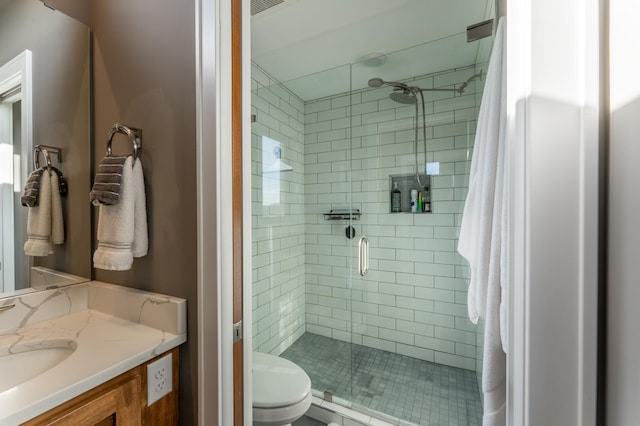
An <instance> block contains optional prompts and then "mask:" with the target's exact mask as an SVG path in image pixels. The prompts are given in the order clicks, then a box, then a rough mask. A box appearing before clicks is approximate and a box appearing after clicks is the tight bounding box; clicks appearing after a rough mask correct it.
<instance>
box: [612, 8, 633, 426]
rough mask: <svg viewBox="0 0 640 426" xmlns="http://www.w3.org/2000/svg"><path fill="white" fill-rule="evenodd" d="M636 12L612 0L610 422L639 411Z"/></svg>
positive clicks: (627, 419)
mask: <svg viewBox="0 0 640 426" xmlns="http://www.w3.org/2000/svg"><path fill="white" fill-rule="evenodd" d="M639 13H640V6H639V5H638V3H637V2H629V1H627V2H620V1H617V2H615V1H614V2H611V11H610V25H609V27H610V55H611V56H610V81H611V82H610V90H611V92H610V96H611V98H610V102H611V104H610V107H611V110H610V120H611V122H610V126H611V127H610V129H611V130H610V142H609V143H610V145H609V184H608V192H609V200H608V202H609V218H608V227H609V229H608V231H609V235H608V248H609V253H608V277H607V291H608V301H607V302H608V306H607V310H608V315H607V323H608V324H607V370H606V371H607V383H606V385H607V387H606V390H607V407H606V413H607V415H606V419H607V425H610V426H623V425H630V424H637V423H638V418H639V417H640V405H639V404H638V401H639V399H638V396H639V395H640V333H639V332H638V301H640V285H639V284H638V259H639V256H638V252H639V248H638V242H639V241H640V222H639V221H638V212H639V211H640V191H639V190H638V188H639V186H640V168H639V167H638V159H640V143H639V139H638V122H639V119H640V79H638V75H637V72H638V69H640V56H639V55H638V54H637V53H638V47H637V41H636V40H635V39H634V38H633V37H630V34H629V31H628V29H629V28H633V27H634V26H635V25H636V18H637V16H638V14H639Z"/></svg>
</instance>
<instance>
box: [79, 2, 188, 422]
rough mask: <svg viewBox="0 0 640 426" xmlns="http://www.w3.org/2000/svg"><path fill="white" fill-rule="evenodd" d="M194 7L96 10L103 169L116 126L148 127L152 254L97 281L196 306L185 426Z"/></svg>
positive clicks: (125, 144)
mask: <svg viewBox="0 0 640 426" xmlns="http://www.w3.org/2000/svg"><path fill="white" fill-rule="evenodd" d="M194 8H195V3H194V2H184V1H181V2H176V1H172V0H92V4H91V13H92V22H91V24H92V31H93V48H94V51H93V54H94V133H95V138H94V148H95V150H94V164H95V165H97V163H98V162H99V161H100V160H101V158H102V157H103V156H104V153H105V147H106V135H107V132H108V131H109V129H110V128H111V126H112V125H113V124H114V123H116V122H121V123H124V124H127V125H130V126H134V127H138V128H141V129H142V157H141V158H142V165H143V168H144V176H145V184H146V191H147V214H148V223H149V254H148V255H147V256H146V257H143V258H140V259H136V260H135V261H134V263H133V268H132V269H131V270H130V271H125V272H107V271H103V270H95V271H94V273H95V279H97V280H101V281H106V282H110V283H116V284H121V285H124V286H129V287H135V288H138V289H143V290H149V291H155V292H159V293H165V294H169V295H173V296H178V297H183V298H186V299H187V300H188V312H189V313H188V333H189V335H188V342H187V343H186V344H185V345H183V347H182V348H181V352H180V356H181V359H180V362H181V368H180V394H181V401H180V403H181V424H184V425H191V424H195V423H196V418H197V405H196V403H197V398H196V395H197V354H196V349H197V333H196V318H197V317H196V294H197V291H196V284H197V270H196V255H197V245H196V237H197V234H196V232H197V224H196V202H197V198H196V154H195V143H196V139H195V126H196V119H195V113H196V103H195V10H194ZM113 150H114V152H117V153H125V152H131V143H130V142H129V140H128V139H127V138H126V137H124V136H122V135H118V136H117V137H116V138H115V139H114V141H113ZM94 214H95V212H94ZM94 246H95V236H94Z"/></svg>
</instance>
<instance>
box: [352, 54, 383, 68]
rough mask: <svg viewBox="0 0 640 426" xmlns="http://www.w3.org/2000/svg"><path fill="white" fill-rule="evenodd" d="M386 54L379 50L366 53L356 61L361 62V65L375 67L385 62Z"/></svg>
mask: <svg viewBox="0 0 640 426" xmlns="http://www.w3.org/2000/svg"><path fill="white" fill-rule="evenodd" d="M387 59H388V58H387V55H385V54H384V53H379V52H372V53H367V54H366V55H364V56H363V57H361V58H360V60H359V61H358V62H361V63H362V64H363V65H365V66H367V67H370V68H375V67H379V66H380V65H382V64H384V63H385V62H387Z"/></svg>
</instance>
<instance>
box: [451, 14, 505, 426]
mask: <svg viewBox="0 0 640 426" xmlns="http://www.w3.org/2000/svg"><path fill="white" fill-rule="evenodd" d="M503 39H504V18H501V19H500V22H499V23H498V28H497V30H496V37H495V40H494V45H493V51H492V52H491V59H490V61H489V68H488V72H487V81H486V84H485V89H484V93H483V95H482V103H481V105H480V112H479V115H478V127H477V129H476V138H475V144H474V148H473V157H472V160H471V170H470V176H469V192H468V194H467V200H466V202H465V206H464V211H463V215H462V223H461V225H460V239H459V241H458V252H459V253H460V254H461V255H462V256H463V257H465V258H466V259H467V260H468V261H469V265H470V268H471V277H470V283H469V292H468V298H467V302H468V309H469V318H470V319H471V321H472V322H473V323H477V321H478V319H479V318H484V319H485V329H484V348H483V371H482V392H483V393H484V415H483V425H484V426H502V425H504V424H505V423H506V356H505V352H504V351H503V345H502V338H501V333H500V329H501V325H500V322H501V321H500V319H501V303H502V301H503V300H505V301H506V298H505V294H506V290H507V288H508V287H507V282H506V277H507V274H506V267H507V265H508V262H507V260H506V255H507V247H506V245H505V242H506V241H507V240H508V216H507V215H506V211H507V210H506V206H507V204H508V192H507V191H505V185H506V180H505V168H506V164H505V163H506V159H507V158H508V157H507V155H506V149H507V145H506V85H505V81H504V80H505V79H504V67H505V62H504V61H503V56H504V55H503V51H504V45H503ZM503 320H506V317H504V318H503ZM504 329H505V330H506V327H504ZM504 337H505V343H506V334H505V335H504ZM505 346H506V344H505Z"/></svg>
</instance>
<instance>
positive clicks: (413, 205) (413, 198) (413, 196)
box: [411, 189, 418, 213]
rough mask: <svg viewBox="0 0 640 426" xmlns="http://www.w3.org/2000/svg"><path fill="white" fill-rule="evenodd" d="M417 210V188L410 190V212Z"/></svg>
mask: <svg viewBox="0 0 640 426" xmlns="http://www.w3.org/2000/svg"><path fill="white" fill-rule="evenodd" d="M417 211H418V190H417V189H412V190H411V213H415V212H417Z"/></svg>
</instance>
